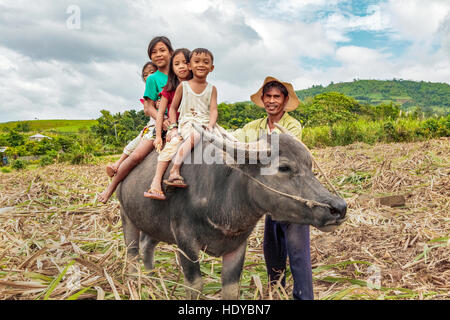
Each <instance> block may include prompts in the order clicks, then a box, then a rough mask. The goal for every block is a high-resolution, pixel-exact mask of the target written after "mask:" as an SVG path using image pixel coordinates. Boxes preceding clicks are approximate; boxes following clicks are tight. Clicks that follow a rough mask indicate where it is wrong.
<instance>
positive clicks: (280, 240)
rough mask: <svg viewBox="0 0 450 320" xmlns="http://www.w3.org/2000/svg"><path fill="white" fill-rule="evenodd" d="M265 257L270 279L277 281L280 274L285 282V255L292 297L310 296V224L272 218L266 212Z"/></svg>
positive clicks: (311, 287) (312, 294) (303, 298)
mask: <svg viewBox="0 0 450 320" xmlns="http://www.w3.org/2000/svg"><path fill="white" fill-rule="evenodd" d="M263 248H264V258H265V260H266V267H267V272H268V274H269V281H274V282H276V281H277V280H278V279H279V277H280V275H281V274H283V279H282V280H281V284H282V285H283V286H285V284H286V276H285V271H286V259H287V257H288V256H289V265H290V268H291V273H292V277H293V279H294V290H293V296H294V299H299V300H313V299H314V293H313V285H312V270H311V252H310V241H309V226H308V225H301V224H295V223H288V222H276V221H273V220H272V219H271V218H270V216H269V215H267V216H266V225H265V229H264V243H263Z"/></svg>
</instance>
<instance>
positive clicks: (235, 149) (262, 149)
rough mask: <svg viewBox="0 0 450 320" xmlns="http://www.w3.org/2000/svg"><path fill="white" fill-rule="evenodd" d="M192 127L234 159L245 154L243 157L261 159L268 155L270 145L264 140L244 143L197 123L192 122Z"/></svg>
mask: <svg viewBox="0 0 450 320" xmlns="http://www.w3.org/2000/svg"><path fill="white" fill-rule="evenodd" d="M192 125H193V127H194V129H195V130H196V131H198V132H199V133H201V134H203V137H204V139H205V140H207V141H210V142H211V143H212V144H213V145H214V146H216V147H218V148H221V149H222V150H223V151H225V152H227V153H228V154H230V155H231V156H232V157H233V159H234V160H235V161H237V157H238V155H245V159H247V160H248V159H257V160H259V159H261V156H263V157H270V152H271V150H270V145H268V144H267V143H264V140H261V141H256V142H252V143H244V142H238V141H231V140H228V139H223V138H222V137H220V136H218V135H215V134H213V133H211V132H209V131H207V130H204V129H203V128H202V127H200V126H199V125H198V124H195V123H193V124H192Z"/></svg>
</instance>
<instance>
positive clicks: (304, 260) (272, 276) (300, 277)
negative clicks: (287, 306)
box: [233, 77, 314, 300]
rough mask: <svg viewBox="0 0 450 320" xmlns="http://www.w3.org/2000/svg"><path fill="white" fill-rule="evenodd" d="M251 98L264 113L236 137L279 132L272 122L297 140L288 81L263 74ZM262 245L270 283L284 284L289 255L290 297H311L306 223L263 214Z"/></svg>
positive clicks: (298, 126)
mask: <svg viewBox="0 0 450 320" xmlns="http://www.w3.org/2000/svg"><path fill="white" fill-rule="evenodd" d="M251 100H252V101H253V102H254V103H255V104H256V105H257V106H259V107H261V108H264V109H265V110H266V113H267V117H264V118H262V119H257V120H255V121H252V122H250V123H248V124H246V125H245V126H244V127H243V128H241V129H238V130H236V131H235V132H234V133H233V134H234V136H235V137H236V138H237V139H238V140H240V141H242V142H251V141H255V140H258V139H259V136H260V134H261V132H264V134H265V133H268V134H272V133H273V132H276V133H280V130H279V129H278V128H276V127H275V125H274V123H277V124H279V125H281V126H283V127H284V128H286V129H287V130H288V131H289V132H291V133H292V135H294V136H295V137H296V138H297V139H299V140H301V138H302V126H301V124H300V122H298V121H297V120H295V119H294V118H293V117H291V116H289V115H288V112H289V111H292V110H295V109H296V108H297V107H298V105H299V103H300V101H299V100H298V97H297V95H296V94H295V91H294V88H293V87H292V85H291V84H290V83H287V82H281V81H279V80H277V79H275V78H273V77H267V78H266V79H265V80H264V83H263V85H262V87H261V88H260V89H259V90H258V92H257V93H255V94H253V95H252V96H251ZM263 249H264V258H265V261H266V267H267V272H268V275H269V281H270V283H275V282H277V281H278V280H279V279H280V277H282V279H281V284H282V285H283V286H285V281H286V276H285V272H286V259H287V257H288V256H289V264H290V268H291V273H292V277H293V279H294V290H293V297H294V299H300V300H312V299H314V293H313V286H312V270H311V253H310V238H309V226H308V225H300V224H294V223H288V222H276V221H273V220H272V219H271V218H270V215H267V216H266V221H265V229H264V243H263Z"/></svg>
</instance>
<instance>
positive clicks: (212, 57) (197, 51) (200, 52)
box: [189, 48, 214, 63]
mask: <svg viewBox="0 0 450 320" xmlns="http://www.w3.org/2000/svg"><path fill="white" fill-rule="evenodd" d="M202 53H204V54H206V55H209V56H210V57H211V63H213V62H214V56H213V54H212V52H211V51H209V50H208V49H205V48H197V49H194V50H192V51H191V55H190V56H189V60H190V59H192V57H193V56H194V54H202Z"/></svg>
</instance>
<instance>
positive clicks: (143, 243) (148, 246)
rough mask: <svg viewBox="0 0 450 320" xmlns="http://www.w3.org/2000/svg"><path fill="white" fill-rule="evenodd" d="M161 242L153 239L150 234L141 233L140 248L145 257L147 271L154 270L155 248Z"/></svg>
mask: <svg viewBox="0 0 450 320" xmlns="http://www.w3.org/2000/svg"><path fill="white" fill-rule="evenodd" d="M158 243H159V241H157V240H154V239H152V238H151V237H150V236H149V235H148V234H145V233H144V232H141V237H140V243H139V247H140V248H141V252H142V255H143V259H142V261H143V262H144V267H145V270H148V271H150V270H153V264H154V261H155V260H154V257H155V247H156V245H157V244H158Z"/></svg>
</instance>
